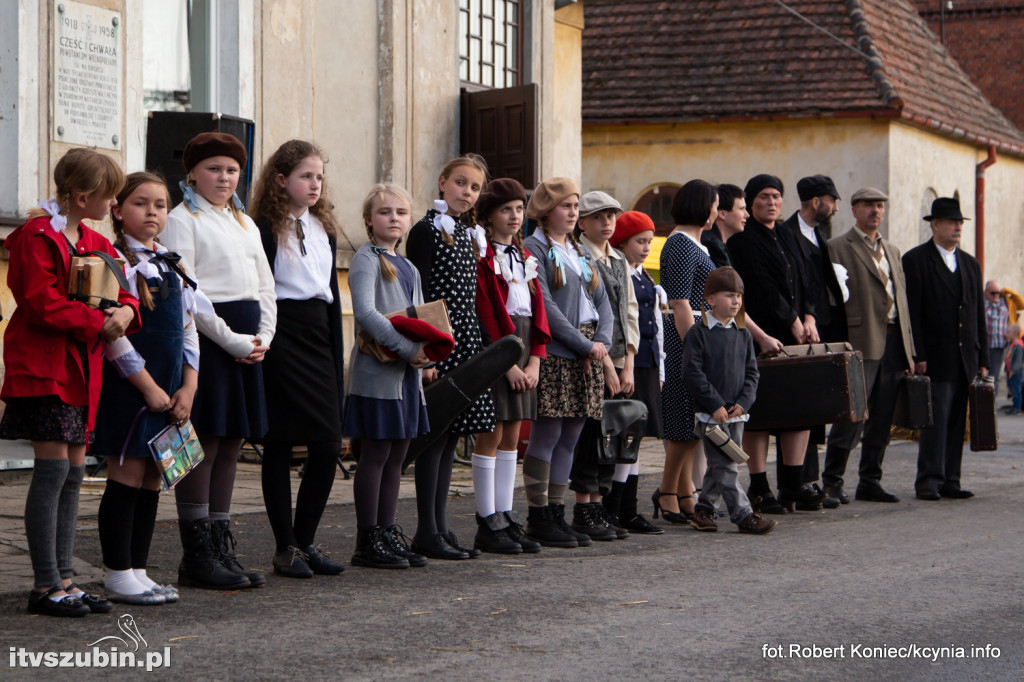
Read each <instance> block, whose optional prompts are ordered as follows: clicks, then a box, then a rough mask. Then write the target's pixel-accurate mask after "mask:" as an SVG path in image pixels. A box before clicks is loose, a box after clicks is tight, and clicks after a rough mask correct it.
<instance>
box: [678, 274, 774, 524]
mask: <svg viewBox="0 0 1024 682" xmlns="http://www.w3.org/2000/svg"><path fill="white" fill-rule="evenodd" d="M704 298H705V300H707V302H708V305H710V306H711V312H710V314H709V313H708V312H704V313H703V315H702V322H701V323H700V324H695V325H693V326H692V327H690V331H689V332H687V334H686V338H685V339H683V383H684V385H685V386H686V390H688V391H689V392H690V394H691V395H692V396H693V399H694V403H695V411H696V417H697V422H698V424H697V432H698V433H700V434H701V435H702V436H703V440H704V454H705V456H706V457H707V462H708V466H707V471H706V473H705V474H704V484H703V486H701V487H702V490H701V494H700V498H699V499H698V500H697V505H696V509H695V512H694V516H693V520H692V521H690V525H691V526H693V528H695V529H696V530H699V531H706V532H714V531H717V530H718V524H716V523H715V505H716V503H717V502H718V498H719V497H722V498H724V499H725V506H726V508H727V509H728V510H729V518H730V520H731V521H732V522H733V523H735V524H736V525H737V526H738V527H739V532H741V533H752V534H755V535H764V534H766V533H770V532H772V530H774V529H775V526H777V525H778V522H777V521H773V520H771V519H766V518H764V517H763V516H761V515H760V514H757V513H754V511H753V510H752V509H751V507H750V500H748V499H747V495H746V493H745V492H744V491H743V487H742V486H740V485H739V482H738V478H739V470H738V468H737V466H736V463H735V462H734V461H733V460H732V458H731V457H729V456H728V455H727V454H725V452H723V450H722V449H721V448H720V447H719V446H717V445H715V444H714V443H713V442H712V441H711V440H710V439H709V438H708V435H707V431H708V428H709V427H711V426H712V425H713V424H718V425H720V426H721V427H722V429H723V430H725V431H726V432H727V433H728V434H729V437H730V438H731V439H732V441H733V442H734V443H737V444H738V443H740V441H741V439H742V436H743V424H744V423H745V422H746V421H747V419H748V416H749V415H748V414H747V410H749V409H750V406H751V405H752V404H753V402H754V397H755V394H756V392H757V380H758V376H759V374H758V371H757V357H756V355H755V352H754V341H753V339H752V338H751V336H750V332H748V331H747V330H746V327H745V324H744V317H743V280H742V279H741V278H740V276H739V273H737V272H736V271H735V270H734V269H732V268H730V267H723V268H718V269H717V270H715V271H713V272H712V273H711V274H710V275H708V277H707V280H705V282H704Z"/></svg>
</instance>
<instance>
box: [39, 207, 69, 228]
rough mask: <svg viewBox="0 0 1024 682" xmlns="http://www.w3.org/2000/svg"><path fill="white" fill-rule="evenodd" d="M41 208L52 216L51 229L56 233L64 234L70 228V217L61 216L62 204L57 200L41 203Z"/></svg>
mask: <svg viewBox="0 0 1024 682" xmlns="http://www.w3.org/2000/svg"><path fill="white" fill-rule="evenodd" d="M39 208H40V209H42V210H44V211H46V214H47V215H49V216H50V227H52V228H53V231H54V232H63V231H64V230H65V229H67V226H68V217H67V216H63V215H61V214H60V204H58V203H57V200H56V199H47V200H46V201H43V202H40V204H39Z"/></svg>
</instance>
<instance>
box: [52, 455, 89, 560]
mask: <svg viewBox="0 0 1024 682" xmlns="http://www.w3.org/2000/svg"><path fill="white" fill-rule="evenodd" d="M83 478H85V465H84V464H83V465H81V466H69V467H68V476H67V478H66V479H64V485H63V487H61V489H60V502H59V503H58V507H57V570H58V571H60V577H61V578H62V579H63V578H72V577H74V575H75V574H74V571H72V570H71V557H72V555H73V554H74V553H75V530H76V529H77V526H78V492H79V491H80V490H81V489H82V479H83Z"/></svg>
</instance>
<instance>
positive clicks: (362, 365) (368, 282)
mask: <svg viewBox="0 0 1024 682" xmlns="http://www.w3.org/2000/svg"><path fill="white" fill-rule="evenodd" d="M370 246H371V245H370V244H364V245H363V246H362V248H360V249H359V250H358V251H357V252H356V255H355V256H353V257H352V264H351V265H350V266H349V270H348V288H349V291H350V293H351V295H352V312H353V315H354V316H355V320H356V325H355V335H356V339H358V338H359V332H360V331H362V330H364V329H365V330H366V331H367V333H369V335H370V336H372V337H373V338H374V339H376V340H377V342H378V343H380V344H381V345H382V346H384V347H385V348H388V349H390V350H392V351H394V352H396V353H398V355H400V356H401V357H402V358H404V360H405V361H408V360H412V359H413V358H415V357H416V355H417V353H419V348H420V347H419V344H418V343H416V342H415V341H411V340H409V339H407V338H405V337H404V336H402V335H401V334H399V333H398V332H397V331H395V328H394V326H392V324H391V323H390V322H388V320H387V319H386V318H385V317H384V314H385V313H392V312H395V311H396V310H404V309H405V308H407V307H409V301H408V299H407V298H406V295H405V292H404V291H403V290H402V285H401V284H399V282H398V280H395V281H393V282H389V281H388V280H386V279H384V275H383V273H381V270H380V258H378V257H377V255H376V254H375V253H373V251H371V250H370ZM409 266H410V267H412V272H413V276H414V277H415V282H414V286H413V288H412V298H413V300H412V303H413V305H420V304H422V303H423V288H422V287H421V286H420V273H419V271H418V270H417V269H416V267H415V266H413V265H412V263H409ZM405 361H403V360H395V361H394V362H378V361H377V360H376V359H374V358H373V357H372V356H370V355H367V354H366V353H363V352H362V351H360V350H359V343H358V341H357V343H356V344H355V346H354V347H353V348H352V355H351V356H350V358H349V363H348V372H346V377H345V379H346V383H345V395H350V394H351V395H360V396H365V397H367V398H381V399H385V400H398V399H401V398H402V380H403V378H404V377H405V369H406V367H408V363H407V362H405ZM418 374H419V372H418V371H417V375H418ZM420 401H423V389H422V387H421V388H420Z"/></svg>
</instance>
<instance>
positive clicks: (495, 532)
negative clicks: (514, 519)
mask: <svg viewBox="0 0 1024 682" xmlns="http://www.w3.org/2000/svg"><path fill="white" fill-rule="evenodd" d="M476 525H477V529H476V537H475V538H473V546H474V547H475V548H477V549H479V550H481V551H483V552H490V553H491V554H522V553H523V548H522V546H521V545H520V544H519V543H518V542H516V541H515V540H513V539H512V538H511V537H509V534H508V519H506V518H505V515H504V514H491V515H490V516H480V515H479V514H477V515H476Z"/></svg>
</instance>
